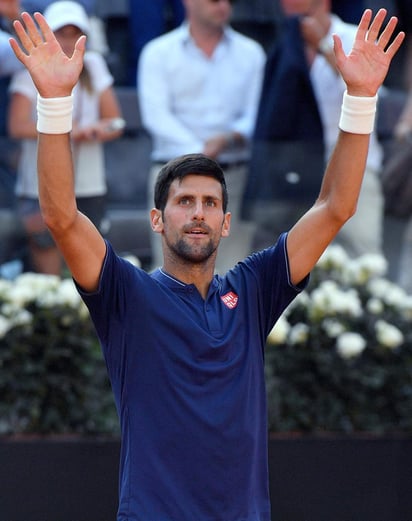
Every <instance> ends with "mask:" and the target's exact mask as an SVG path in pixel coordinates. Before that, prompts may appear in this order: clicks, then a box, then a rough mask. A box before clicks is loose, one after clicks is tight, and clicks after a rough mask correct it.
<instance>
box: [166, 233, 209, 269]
mask: <svg viewBox="0 0 412 521" xmlns="http://www.w3.org/2000/svg"><path fill="white" fill-rule="evenodd" d="M167 245H168V247H169V249H170V251H171V252H172V253H173V254H174V255H175V256H176V257H178V258H180V259H182V260H183V261H185V262H191V263H193V264H201V263H203V262H205V261H207V260H208V259H210V257H211V256H212V255H213V254H214V253H215V251H216V250H217V246H218V245H217V244H215V243H214V242H213V240H212V239H210V240H209V241H208V242H207V243H205V244H203V245H197V246H193V245H192V244H189V243H188V242H187V241H186V240H185V239H184V238H183V239H179V240H178V241H177V242H175V243H174V244H170V243H169V242H167Z"/></svg>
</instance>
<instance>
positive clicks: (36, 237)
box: [8, 1, 123, 275]
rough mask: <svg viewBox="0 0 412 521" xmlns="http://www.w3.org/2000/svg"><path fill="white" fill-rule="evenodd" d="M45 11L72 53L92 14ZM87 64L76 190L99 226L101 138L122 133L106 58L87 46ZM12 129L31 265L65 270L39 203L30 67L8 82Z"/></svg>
mask: <svg viewBox="0 0 412 521" xmlns="http://www.w3.org/2000/svg"><path fill="white" fill-rule="evenodd" d="M44 15H45V17H46V19H47V20H48V23H49V25H50V27H51V28H52V30H53V31H54V32H55V34H56V37H57V39H58V41H59V42H60V44H61V46H62V48H63V50H64V52H65V53H66V54H67V55H68V56H71V54H72V52H73V49H74V45H75V43H76V41H77V39H78V38H79V37H80V36H81V35H82V34H87V33H88V32H89V18H88V16H87V14H86V11H85V10H84V8H83V7H82V6H81V5H80V4H79V3H77V2H72V1H58V2H54V3H52V4H50V5H49V6H48V7H47V8H46V10H45V12H44ZM84 65H85V66H84V69H83V72H82V75H81V76H80V81H79V83H78V84H77V85H76V87H75V89H74V91H73V96H74V114H73V131H72V133H71V138H72V150H73V160H74V169H75V172H76V176H75V191H76V196H77V201H78V204H79V205H80V206H81V207H83V211H84V212H85V213H86V215H87V216H88V217H89V218H90V219H91V220H92V221H93V222H94V224H95V225H96V226H97V227H99V226H100V224H101V222H102V220H103V217H104V213H105V195H106V191H107V186H106V178H105V165H104V150H103V142H105V141H108V140H112V139H115V138H117V137H119V136H120V134H121V128H119V126H118V124H119V123H121V122H122V121H123V120H122V119H121V117H120V108H119V104H118V101H117V98H116V95H115V92H114V89H113V86H112V85H113V77H112V75H111V74H110V72H109V70H108V68H107V65H106V63H105V61H104V59H103V57H102V56H101V55H100V54H98V53H96V52H93V51H87V52H86V54H85V57H84ZM10 92H11V100H10V110H9V119H8V128H9V134H10V136H11V137H13V138H16V139H21V140H22V141H21V154H20V160H19V164H18V170H17V182H16V194H17V197H18V212H19V215H20V218H21V220H22V222H23V225H24V228H25V230H26V234H27V236H28V244H29V250H30V256H31V262H32V264H33V269H34V270H35V271H37V272H40V273H48V274H56V275H59V274H61V269H62V258H61V255H60V253H59V251H58V250H57V248H56V245H55V244H54V241H53V239H52V237H51V236H50V234H49V232H48V231H47V228H46V224H45V223H44V221H43V219H42V217H41V213H40V208H39V202H38V186H37V130H36V102H37V90H36V88H35V86H34V83H33V81H32V79H31V77H30V74H29V73H28V71H27V70H26V69H24V70H22V71H20V72H18V73H16V74H15V75H14V76H13V78H12V81H11V83H10Z"/></svg>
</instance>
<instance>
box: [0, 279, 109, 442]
mask: <svg viewBox="0 0 412 521" xmlns="http://www.w3.org/2000/svg"><path fill="white" fill-rule="evenodd" d="M0 396H1V400H0V434H3V435H7V434H19V433H40V434H44V433H47V434H50V433H79V434H90V433H106V434H107V433H115V432H116V431H117V428H118V427H117V425H118V422H117V417H116V412H115V407H114V403H113V399H112V394H111V391H110V386H109V383H108V379H107V376H106V369H105V364H104V362H103V359H102V355H101V351H100V346H99V343H98V340H97V337H96V335H95V332H94V329H93V326H92V323H91V320H90V318H89V314H88V311H87V309H86V307H85V305H84V304H83V303H82V301H81V299H80V297H79V295H78V293H77V291H76V288H75V286H74V284H73V281H72V280H71V279H60V278H59V277H54V276H50V275H39V274H33V273H24V274H22V275H20V276H19V277H17V278H16V279H15V280H13V281H7V280H4V279H0Z"/></svg>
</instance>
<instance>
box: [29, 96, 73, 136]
mask: <svg viewBox="0 0 412 521" xmlns="http://www.w3.org/2000/svg"><path fill="white" fill-rule="evenodd" d="M72 114H73V95H70V96H65V97H63V98H42V97H41V96H40V94H38V95H37V131H38V132H41V133H42V134H67V133H68V132H70V131H71V129H72Z"/></svg>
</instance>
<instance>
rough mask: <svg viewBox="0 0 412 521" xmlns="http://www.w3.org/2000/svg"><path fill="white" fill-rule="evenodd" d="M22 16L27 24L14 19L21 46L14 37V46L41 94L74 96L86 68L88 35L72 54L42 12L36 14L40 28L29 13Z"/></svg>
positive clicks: (46, 96) (81, 39) (11, 41)
mask: <svg viewBox="0 0 412 521" xmlns="http://www.w3.org/2000/svg"><path fill="white" fill-rule="evenodd" d="M21 18H22V20H23V22H24V26H23V24H22V23H21V22H20V21H18V20H17V21H15V22H14V29H15V31H16V35H17V36H18V39H19V42H20V45H19V43H18V42H17V40H16V39H14V38H12V39H11V40H10V45H11V46H12V48H13V51H14V53H15V54H16V56H17V58H18V59H19V60H20V61H21V62H22V63H23V65H25V67H26V68H27V69H28V71H29V72H30V75H31V77H32V79H33V82H34V84H35V85H36V88H37V90H38V92H39V94H40V95H41V96H42V97H45V98H48V97H61V96H68V95H70V94H71V92H72V90H73V87H74V86H75V85H76V83H77V81H78V79H79V75H80V72H81V70H82V68H83V56H84V51H85V44H86V37H85V36H81V37H80V38H79V40H78V41H77V43H76V46H75V50H74V52H73V55H72V56H71V57H69V56H67V55H66V54H65V53H64V52H63V50H62V48H61V47H60V44H59V43H58V41H57V40H56V37H55V36H54V34H53V31H52V30H51V29H50V27H49V26H48V24H47V22H46V20H45V18H44V17H43V16H42V15H41V14H40V13H35V15H34V19H35V20H36V22H37V23H38V26H39V27H37V26H36V24H35V22H34V19H33V17H31V16H30V15H29V14H28V13H23V14H22V15H21Z"/></svg>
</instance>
